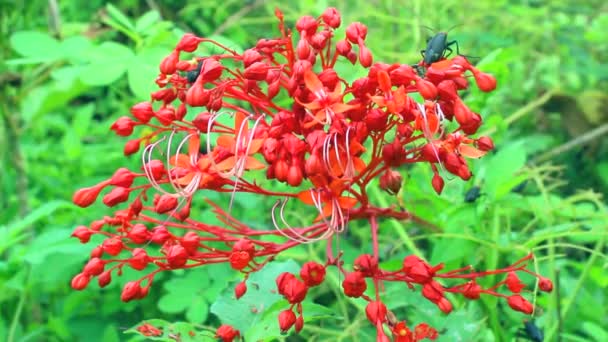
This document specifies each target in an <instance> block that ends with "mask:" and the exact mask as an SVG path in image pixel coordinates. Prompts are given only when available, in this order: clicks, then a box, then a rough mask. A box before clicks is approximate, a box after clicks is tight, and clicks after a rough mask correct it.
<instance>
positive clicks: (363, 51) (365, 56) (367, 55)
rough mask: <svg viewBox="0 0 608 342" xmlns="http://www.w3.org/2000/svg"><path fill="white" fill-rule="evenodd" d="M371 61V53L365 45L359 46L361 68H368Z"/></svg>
mask: <svg viewBox="0 0 608 342" xmlns="http://www.w3.org/2000/svg"><path fill="white" fill-rule="evenodd" d="M373 60H374V58H373V56H372V53H371V51H369V49H368V48H367V47H366V46H365V45H359V63H361V66H363V67H365V68H369V67H370V66H371V65H372V62H373Z"/></svg>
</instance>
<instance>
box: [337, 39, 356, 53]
mask: <svg viewBox="0 0 608 342" xmlns="http://www.w3.org/2000/svg"><path fill="white" fill-rule="evenodd" d="M352 49H353V46H352V45H351V44H350V43H349V42H348V40H346V39H345V40H340V41H339V42H338V44H336V51H338V54H339V55H340V56H345V57H346V56H347V55H348V54H349V53H350V52H351V51H352Z"/></svg>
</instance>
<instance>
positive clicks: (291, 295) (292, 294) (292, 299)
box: [281, 277, 308, 304]
mask: <svg viewBox="0 0 608 342" xmlns="http://www.w3.org/2000/svg"><path fill="white" fill-rule="evenodd" d="M282 285H283V288H282V291H281V293H282V294H283V297H285V299H287V301H288V302H289V303H290V304H296V303H300V302H301V301H303V300H304V298H305V297H306V293H307V292H308V286H306V284H304V283H303V282H301V281H300V280H298V279H296V278H295V277H293V278H291V279H288V280H287V281H286V282H284V283H283V284H282Z"/></svg>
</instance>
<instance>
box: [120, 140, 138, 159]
mask: <svg viewBox="0 0 608 342" xmlns="http://www.w3.org/2000/svg"><path fill="white" fill-rule="evenodd" d="M140 144H141V139H133V140H129V141H127V142H126V143H125V147H124V149H123V154H124V155H125V156H130V155H132V154H134V153H137V151H139V145H140Z"/></svg>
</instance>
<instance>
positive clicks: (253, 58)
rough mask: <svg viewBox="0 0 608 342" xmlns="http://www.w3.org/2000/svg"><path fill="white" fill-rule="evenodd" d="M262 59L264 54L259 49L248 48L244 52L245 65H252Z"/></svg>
mask: <svg viewBox="0 0 608 342" xmlns="http://www.w3.org/2000/svg"><path fill="white" fill-rule="evenodd" d="M261 60H262V55H260V53H259V52H258V51H257V50H254V49H248V50H245V52H243V65H244V66H245V68H246V67H248V66H250V65H251V64H253V63H255V62H259V61H261Z"/></svg>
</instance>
